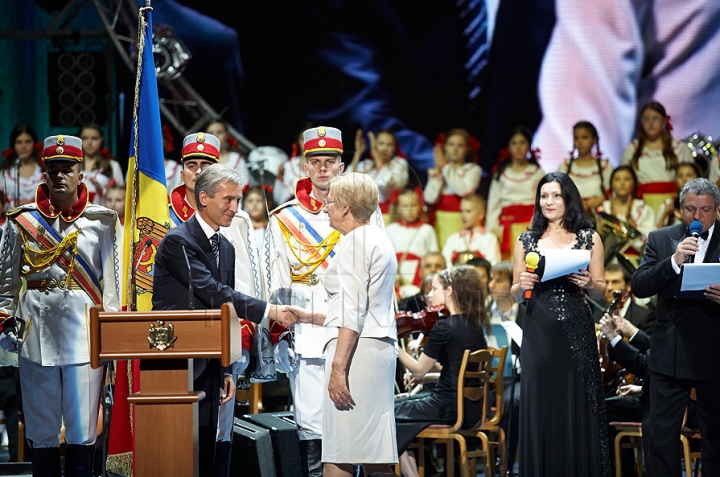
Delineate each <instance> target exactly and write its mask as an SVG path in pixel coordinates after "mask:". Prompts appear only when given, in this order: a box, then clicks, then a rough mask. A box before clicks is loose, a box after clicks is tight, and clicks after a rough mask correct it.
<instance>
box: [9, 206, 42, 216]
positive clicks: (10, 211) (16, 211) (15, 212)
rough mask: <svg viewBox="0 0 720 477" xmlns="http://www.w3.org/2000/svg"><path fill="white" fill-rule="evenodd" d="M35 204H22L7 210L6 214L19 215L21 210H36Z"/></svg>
mask: <svg viewBox="0 0 720 477" xmlns="http://www.w3.org/2000/svg"><path fill="white" fill-rule="evenodd" d="M35 209H36V207H35V204H25V205H21V206H20V207H15V208H14V209H10V210H8V211H7V212H6V215H7V216H8V217H13V216H15V215H18V214H19V213H21V212H25V211H27V210H35Z"/></svg>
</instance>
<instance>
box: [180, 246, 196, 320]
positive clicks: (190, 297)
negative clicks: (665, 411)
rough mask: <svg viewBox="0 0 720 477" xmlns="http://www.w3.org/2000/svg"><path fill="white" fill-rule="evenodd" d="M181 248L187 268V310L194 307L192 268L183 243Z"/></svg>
mask: <svg viewBox="0 0 720 477" xmlns="http://www.w3.org/2000/svg"><path fill="white" fill-rule="evenodd" d="M182 249H183V255H184V256H185V263H186V264H187V268H188V310H190V311H192V310H194V309H195V296H194V294H193V285H192V271H191V270H192V269H191V268H190V260H188V256H187V251H186V250H185V245H183V246H182Z"/></svg>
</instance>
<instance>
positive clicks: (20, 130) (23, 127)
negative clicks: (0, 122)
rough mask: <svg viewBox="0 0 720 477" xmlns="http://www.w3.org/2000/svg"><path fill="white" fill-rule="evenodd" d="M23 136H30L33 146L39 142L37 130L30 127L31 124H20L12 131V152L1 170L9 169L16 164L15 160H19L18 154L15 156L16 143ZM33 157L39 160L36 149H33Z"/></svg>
mask: <svg viewBox="0 0 720 477" xmlns="http://www.w3.org/2000/svg"><path fill="white" fill-rule="evenodd" d="M23 134H29V135H30V137H31V138H32V141H33V146H35V144H36V143H37V142H38V141H39V139H38V135H37V133H36V132H35V129H34V128H33V127H32V126H30V125H29V124H18V125H17V126H15V127H14V128H13V130H12V131H10V149H11V150H12V152H11V153H10V155H9V156H8V157H6V158H5V162H3V163H2V166H0V168H2V169H9V168H10V166H12V163H13V162H15V159H17V157H18V156H17V154H15V141H17V138H18V137H20V136H21V135H23ZM32 154H33V156H34V157H35V159H37V155H36V152H35V148H34V147H33V153H32Z"/></svg>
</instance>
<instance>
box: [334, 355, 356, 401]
mask: <svg viewBox="0 0 720 477" xmlns="http://www.w3.org/2000/svg"><path fill="white" fill-rule="evenodd" d="M328 394H329V395H330V400H332V402H334V403H335V405H336V406H337V407H345V408H349V407H352V406H353V405H354V404H355V401H353V398H352V396H351V395H350V389H348V382H347V370H346V369H345V368H344V367H341V366H337V365H336V364H335V363H333V365H332V368H331V371H330V382H329V383H328Z"/></svg>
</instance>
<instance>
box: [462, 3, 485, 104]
mask: <svg viewBox="0 0 720 477" xmlns="http://www.w3.org/2000/svg"><path fill="white" fill-rule="evenodd" d="M455 5H456V7H457V8H458V15H459V18H460V24H461V25H462V28H463V37H465V50H466V52H467V58H468V60H467V62H466V63H465V71H466V72H467V77H466V78H467V82H468V85H469V86H470V93H468V98H469V99H470V104H471V107H472V108H473V109H475V107H476V104H477V97H478V95H479V94H480V90H481V86H480V79H481V76H480V73H482V70H483V68H485V65H486V64H487V59H488V42H487V40H488V38H487V28H488V22H487V6H486V5H485V0H457V1H456V2H455Z"/></svg>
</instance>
